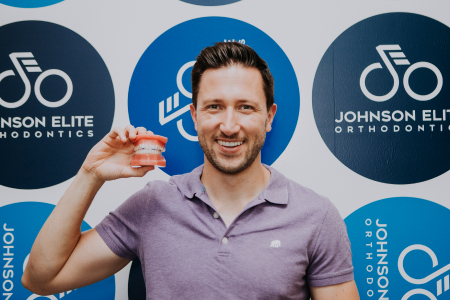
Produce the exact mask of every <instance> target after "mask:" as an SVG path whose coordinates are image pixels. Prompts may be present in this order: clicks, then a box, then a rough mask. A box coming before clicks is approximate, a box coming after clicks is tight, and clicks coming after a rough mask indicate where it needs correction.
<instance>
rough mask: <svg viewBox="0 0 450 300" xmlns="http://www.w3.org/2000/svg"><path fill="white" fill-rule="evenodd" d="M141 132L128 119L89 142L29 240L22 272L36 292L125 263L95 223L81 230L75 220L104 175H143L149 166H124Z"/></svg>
mask: <svg viewBox="0 0 450 300" xmlns="http://www.w3.org/2000/svg"><path fill="white" fill-rule="evenodd" d="M145 133H147V131H146V130H145V129H144V128H138V129H135V128H134V127H133V126H131V125H130V126H127V127H126V128H125V129H120V128H115V129H114V130H112V131H111V132H110V133H109V134H108V135H107V136H105V137H104V138H103V139H102V140H101V141H100V142H99V143H98V144H97V145H96V146H94V148H92V150H91V151H90V152H89V154H88V156H87V157H86V160H85V162H84V163H83V166H82V167H81V169H80V171H79V172H78V174H77V176H76V177H75V180H74V181H73V182H72V184H71V185H70V187H69V188H68V189H67V191H66V192H65V193H64V195H63V197H62V198H61V200H60V201H59V202H58V204H57V206H56V207H55V209H54V210H53V212H52V213H51V215H50V216H49V218H48V219H47V221H46V222H45V224H44V226H43V227H42V229H41V231H40V232H39V235H38V236H37V238H36V240H35V242H34V244H33V247H32V249H31V253H30V258H29V261H28V264H27V266H26V269H25V272H24V274H23V277H22V284H23V286H24V287H25V288H27V289H29V290H31V291H32V292H34V293H36V294H39V295H49V294H55V293H59V292H63V291H67V290H72V289H75V288H79V287H82V286H86V285H89V284H92V283H94V282H97V281H100V280H102V279H104V278H107V277H109V276H111V275H113V274H114V273H116V272H117V271H119V270H120V269H122V268H123V267H124V266H125V265H126V264H127V263H129V260H128V259H125V258H121V257H119V256H117V255H116V254H114V253H113V252H112V251H111V250H110V249H109V247H108V246H107V245H106V244H105V242H104V241H103V239H102V238H101V237H100V236H99V234H98V233H97V231H96V230H95V229H91V230H89V231H87V232H84V233H81V224H82V222H83V218H84V217H85V215H86V212H87V210H88V208H89V206H90V205H91V203H92V200H93V199H94V197H95V195H96V194H97V192H98V190H99V189H100V188H101V186H102V185H103V183H104V182H105V181H106V180H114V179H117V178H124V177H135V176H144V175H145V174H146V173H147V172H148V171H150V170H152V169H154V167H142V168H132V167H131V166H130V160H131V157H132V155H133V153H134V152H133V148H134V147H133V142H132V141H133V140H134V139H135V138H136V134H145Z"/></svg>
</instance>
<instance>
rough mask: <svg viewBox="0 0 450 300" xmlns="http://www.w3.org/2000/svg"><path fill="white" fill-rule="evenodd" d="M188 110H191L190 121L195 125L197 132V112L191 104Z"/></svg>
mask: <svg viewBox="0 0 450 300" xmlns="http://www.w3.org/2000/svg"><path fill="white" fill-rule="evenodd" d="M189 109H190V110H191V117H192V121H194V124H195V131H197V110H196V109H195V107H194V104H192V103H191V104H190V105H189Z"/></svg>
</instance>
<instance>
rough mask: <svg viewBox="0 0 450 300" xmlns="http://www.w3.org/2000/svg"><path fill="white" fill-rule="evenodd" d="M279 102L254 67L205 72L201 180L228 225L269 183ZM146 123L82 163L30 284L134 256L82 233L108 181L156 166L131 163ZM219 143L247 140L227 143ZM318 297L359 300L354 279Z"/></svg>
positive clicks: (76, 275)
mask: <svg viewBox="0 0 450 300" xmlns="http://www.w3.org/2000/svg"><path fill="white" fill-rule="evenodd" d="M276 110H277V106H276V105H273V106H272V107H271V108H269V109H267V107H266V101H265V96H264V92H263V88H262V78H261V75H260V74H259V71H258V70H257V69H253V68H243V67H241V66H239V65H237V66H236V65H233V66H230V67H226V68H220V69H214V70H211V69H210V70H207V71H205V72H204V74H203V76H202V79H201V82H200V90H199V94H198V102H197V108H194V107H193V106H192V105H191V115H192V118H193V120H194V123H195V128H196V130H197V132H198V136H199V141H200V144H201V146H202V149H203V150H204V152H205V166H204V169H203V174H202V178H201V181H202V183H203V185H204V186H205V188H206V191H207V193H208V196H209V197H210V199H211V202H212V203H213V205H214V207H215V208H216V211H217V212H218V213H219V214H220V215H221V217H222V219H223V220H224V222H225V224H226V225H227V226H230V224H231V223H232V222H233V220H234V219H235V218H236V216H237V215H238V214H239V213H240V212H241V211H242V209H243V208H244V206H245V205H246V204H247V203H248V202H250V201H251V200H252V199H254V198H255V197H256V196H257V195H258V194H259V193H261V191H262V190H263V189H264V188H265V187H266V185H267V184H268V183H269V181H270V172H269V171H268V170H267V169H266V168H265V167H264V166H263V165H262V164H261V152H260V149H261V146H262V144H263V142H264V139H265V134H266V132H269V131H270V130H271V126H272V121H273V118H274V116H275V113H276ZM146 133H147V130H146V129H145V128H142V127H141V128H137V129H136V128H134V127H133V126H131V125H129V126H127V127H126V128H124V129H121V128H114V129H113V130H112V131H111V132H110V133H109V134H108V135H107V136H105V137H104V138H103V140H101V141H100V142H99V143H98V144H97V145H96V146H94V148H93V149H92V150H91V151H90V152H89V154H88V156H87V157H86V160H85V162H84V163H83V166H82V167H81V169H80V171H79V172H78V174H77V176H76V177H75V179H74V181H73V182H72V184H71V185H70V187H69V189H68V190H67V191H66V192H65V194H64V195H63V197H62V198H61V200H60V201H59V203H58V204H57V206H56V208H55V209H54V210H53V212H52V214H51V215H50V217H49V218H48V219H47V221H46V223H45V224H44V226H43V228H42V229H41V231H40V233H39V235H38V237H37V238H36V240H35V242H34V244H33V247H32V250H31V254H30V259H29V261H28V264H27V266H26V269H25V272H24V275H23V277H22V284H23V285H24V287H26V288H27V289H29V290H31V291H32V292H34V293H36V294H40V295H49V294H56V293H60V292H63V291H67V290H72V289H76V288H79V287H82V286H86V285H89V284H92V283H95V282H97V281H100V280H102V279H104V278H107V277H109V276H111V275H113V274H115V273H116V272H117V271H119V270H120V269H122V268H123V267H124V266H125V265H127V264H128V263H129V262H130V261H129V260H127V259H124V258H121V257H119V256H117V255H116V254H114V253H113V252H112V251H111V250H110V249H109V247H108V246H107V245H106V244H105V243H104V241H103V240H102V238H101V237H100V236H99V234H98V233H97V231H96V230H95V229H91V230H89V231H87V232H84V233H81V232H80V227H81V223H82V221H83V218H84V216H85V214H86V212H87V210H88V208H89V206H90V204H91V202H92V201H93V199H94V197H95V195H96V193H97V192H98V190H99V189H100V188H101V186H102V185H103V183H104V182H105V181H107V180H115V179H118V178H127V177H141V176H144V175H145V174H146V173H147V172H148V171H150V170H153V168H154V167H142V168H139V169H135V168H132V167H131V166H130V161H131V157H132V156H133V141H134V140H135V139H136V135H137V134H146ZM219 141H222V142H241V141H242V142H243V143H242V144H241V145H239V146H235V147H225V146H222V145H220V144H219ZM310 290H311V295H312V299H313V300H357V299H359V296H358V292H357V289H356V285H355V283H354V281H350V282H346V283H343V284H338V285H333V286H328V287H321V288H314V287H311V288H310Z"/></svg>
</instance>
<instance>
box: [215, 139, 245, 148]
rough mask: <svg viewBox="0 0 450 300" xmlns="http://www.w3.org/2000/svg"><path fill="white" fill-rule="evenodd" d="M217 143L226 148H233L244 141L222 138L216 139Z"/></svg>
mask: <svg viewBox="0 0 450 300" xmlns="http://www.w3.org/2000/svg"><path fill="white" fill-rule="evenodd" d="M217 143H219V145H221V146H224V147H227V148H233V147H237V146H240V145H242V144H243V143H244V141H236V142H227V141H223V140H217Z"/></svg>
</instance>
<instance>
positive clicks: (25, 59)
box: [0, 52, 73, 108]
mask: <svg viewBox="0 0 450 300" xmlns="http://www.w3.org/2000/svg"><path fill="white" fill-rule="evenodd" d="M9 57H10V59H11V61H12V62H13V64H14V67H15V68H16V71H17V73H19V76H20V78H21V79H22V81H23V83H24V85H25V92H24V94H23V96H22V98H20V99H19V100H17V101H16V102H7V101H5V100H3V99H2V98H0V105H1V106H3V107H6V108H17V107H20V106H22V105H23V104H24V103H25V102H27V100H28V99H29V98H30V94H31V84H30V80H29V79H28V77H27V75H26V74H25V71H24V70H23V68H22V65H21V64H20V62H19V58H22V59H21V62H22V64H23V65H24V66H25V68H26V70H27V71H28V72H30V73H31V72H35V73H41V74H40V75H39V76H38V78H37V79H36V82H35V84H34V93H35V95H36V98H37V99H38V101H39V102H41V103H42V104H43V105H45V106H47V107H53V108H54V107H60V106H62V105H64V104H66V103H67V101H69V99H70V97H71V96H72V93H73V83H72V80H71V79H70V77H69V76H68V75H67V74H66V73H65V72H63V71H61V70H57V69H50V70H47V71H45V72H42V70H41V68H40V67H39V66H37V62H36V60H34V59H32V58H34V56H33V54H32V53H31V52H14V53H11V54H10V55H9ZM51 75H57V76H60V77H61V78H62V79H64V81H65V82H66V85H67V91H66V94H65V95H64V97H63V98H61V99H60V100H58V101H48V100H47V99H45V98H44V97H43V96H42V94H41V84H42V81H44V79H45V78H47V77H48V76H51ZM8 76H15V73H14V71H13V70H6V71H4V72H2V73H0V82H1V81H2V80H3V79H4V78H6V77H8Z"/></svg>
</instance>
